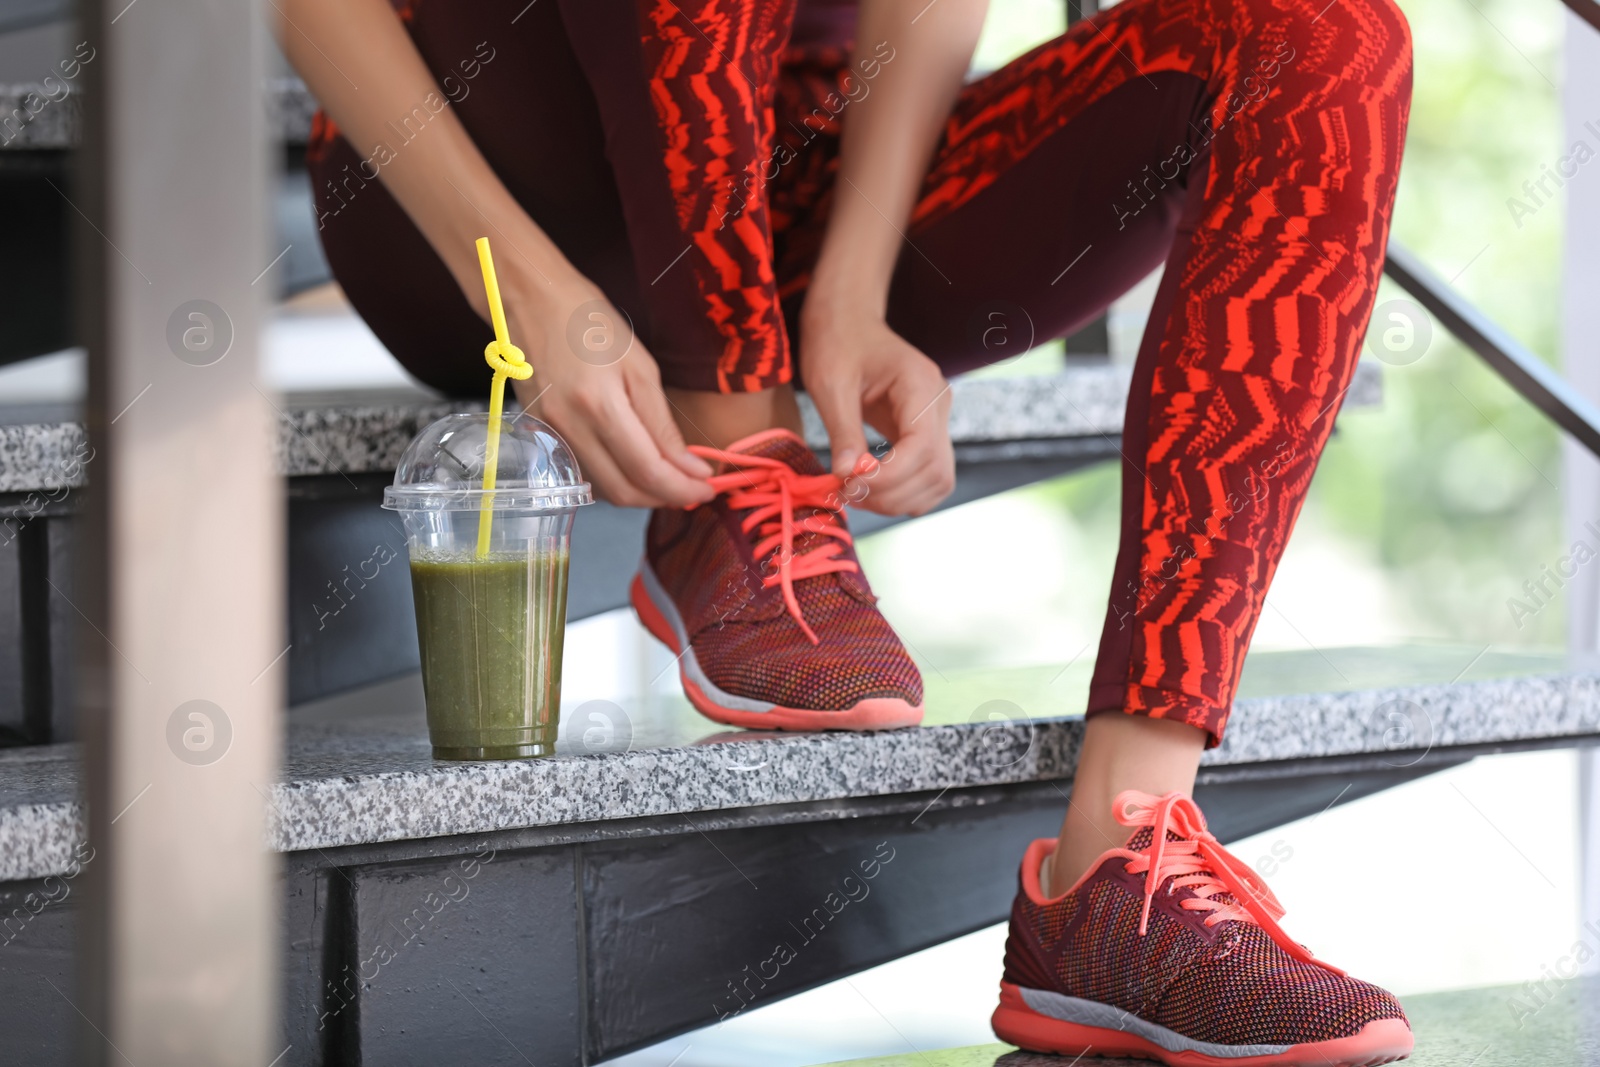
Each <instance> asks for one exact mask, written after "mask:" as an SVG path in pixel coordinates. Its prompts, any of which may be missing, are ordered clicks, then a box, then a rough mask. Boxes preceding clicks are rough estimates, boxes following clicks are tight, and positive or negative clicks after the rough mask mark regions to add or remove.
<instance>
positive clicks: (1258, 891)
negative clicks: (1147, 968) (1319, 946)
mask: <svg viewBox="0 0 1600 1067" xmlns="http://www.w3.org/2000/svg"><path fill="white" fill-rule="evenodd" d="M1115 804H1116V813H1117V821H1118V822H1120V823H1122V824H1123V825H1124V826H1148V827H1150V832H1151V835H1152V836H1151V839H1150V845H1149V847H1148V848H1147V849H1146V850H1145V852H1144V853H1143V855H1140V856H1139V857H1138V858H1137V859H1133V860H1130V861H1129V862H1128V863H1127V864H1126V869H1127V871H1128V873H1130V874H1139V873H1141V872H1142V873H1143V874H1144V876H1145V879H1144V909H1143V910H1142V911H1141V912H1140V913H1139V933H1140V934H1143V933H1144V932H1145V931H1146V930H1147V929H1148V928H1149V924H1150V904H1151V902H1152V901H1154V899H1155V895H1156V891H1157V890H1158V889H1160V888H1161V886H1162V884H1163V883H1165V882H1166V880H1167V879H1168V878H1171V879H1172V880H1173V881H1172V887H1173V888H1174V889H1176V888H1178V887H1180V886H1187V887H1188V888H1190V889H1191V890H1193V891H1194V894H1195V895H1194V896H1193V897H1191V898H1188V899H1185V900H1183V901H1182V902H1181V904H1180V906H1181V907H1183V908H1184V909H1186V910H1189V911H1208V912H1210V913H1211V914H1210V915H1207V916H1206V919H1205V925H1206V926H1215V925H1216V924H1217V923H1220V922H1226V921H1228V920H1235V921H1239V922H1248V923H1255V924H1256V925H1257V926H1260V927H1261V928H1262V929H1264V930H1265V931H1266V932H1267V933H1268V934H1269V935H1270V936H1271V937H1272V939H1273V940H1274V941H1276V942H1277V943H1278V945H1279V947H1281V948H1282V949H1283V950H1284V951H1285V952H1287V953H1289V955H1291V956H1293V957H1294V958H1295V959H1298V960H1301V961H1303V962H1305V963H1310V964H1314V965H1316V966H1318V967H1324V968H1326V969H1328V970H1330V971H1333V972H1334V973H1335V974H1340V975H1342V974H1344V972H1343V971H1341V970H1339V968H1337V967H1334V966H1332V965H1331V964H1328V963H1324V962H1323V961H1322V960H1319V959H1317V958H1316V957H1315V956H1313V955H1312V954H1311V952H1310V950H1309V949H1307V948H1306V947H1305V946H1304V945H1302V944H1300V943H1299V942H1297V941H1295V940H1294V939H1293V938H1291V937H1290V936H1289V935H1288V934H1286V933H1284V931H1283V928H1282V927H1280V926H1279V925H1278V920H1279V919H1281V918H1283V911H1284V909H1283V905H1282V904H1280V903H1278V898H1277V897H1276V896H1274V895H1273V893H1272V890H1271V889H1269V888H1267V884H1266V883H1265V882H1263V881H1262V880H1261V879H1260V878H1258V877H1256V873H1255V872H1254V871H1252V870H1251V869H1250V868H1249V867H1248V866H1246V865H1245V863H1244V861H1242V860H1240V859H1239V858H1238V857H1237V856H1235V855H1233V853H1231V852H1229V851H1228V850H1227V849H1225V848H1223V847H1222V842H1220V841H1218V840H1217V839H1216V837H1215V835H1213V834H1212V833H1211V832H1210V831H1209V830H1207V829H1206V818H1205V816H1204V815H1203V814H1201V812H1200V807H1199V805H1197V804H1196V803H1195V802H1194V801H1193V800H1191V799H1189V798H1188V797H1186V796H1183V795H1182V794H1181V793H1168V794H1167V795H1166V796H1163V797H1157V796H1151V795H1150V794H1149V793H1141V792H1139V791H1137V790H1132V789H1130V790H1126V791H1124V792H1122V793H1119V794H1117V798H1116V801H1115ZM1168 831H1171V832H1172V833H1174V834H1176V835H1177V836H1178V837H1179V838H1180V839H1181V840H1178V841H1169V840H1167V833H1168ZM1219 893H1228V894H1229V895H1231V896H1232V897H1233V903H1229V902H1227V901H1222V900H1214V899H1212V898H1213V897H1215V896H1216V895H1217V894H1219Z"/></svg>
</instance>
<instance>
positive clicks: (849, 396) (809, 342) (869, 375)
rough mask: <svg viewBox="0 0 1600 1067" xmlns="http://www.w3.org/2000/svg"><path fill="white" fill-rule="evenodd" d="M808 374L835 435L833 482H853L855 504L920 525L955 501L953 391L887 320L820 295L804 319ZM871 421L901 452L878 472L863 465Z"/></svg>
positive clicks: (849, 490)
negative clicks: (921, 518) (916, 519)
mask: <svg viewBox="0 0 1600 1067" xmlns="http://www.w3.org/2000/svg"><path fill="white" fill-rule="evenodd" d="M800 368H801V374H802V376H803V377H804V379H805V383H806V390H807V391H808V392H809V393H810V394H811V399H812V400H813V401H815V402H816V405H817V413H818V414H819V415H821V416H822V422H823V425H824V426H826V427H827V428H828V440H829V441H830V443H831V447H832V450H833V472H834V473H835V474H837V475H838V476H839V477H841V478H845V479H846V483H845V489H844V493H843V495H844V498H845V500H846V502H847V503H849V504H851V505H853V506H856V507H861V508H865V509H866V510H868V511H876V512H878V513H879V514H881V515H921V514H923V513H924V512H928V511H931V510H933V508H934V507H935V506H937V505H938V503H939V501H941V500H943V499H944V498H945V497H947V496H949V495H950V491H951V490H952V489H954V488H955V484H956V459H955V452H954V450H953V449H952V448H951V446H950V427H949V416H950V385H949V383H948V382H946V381H945V379H944V375H943V374H941V373H940V371H939V367H938V365H937V364H935V363H934V362H933V360H931V359H929V358H928V357H927V356H925V355H923V354H922V353H921V352H919V351H917V349H916V348H914V347H912V346H911V345H910V344H908V343H907V342H906V341H905V339H904V338H902V337H901V336H900V335H899V334H897V333H895V332H894V331H893V330H891V329H890V328H889V326H888V324H887V323H885V322H884V321H883V317H882V316H881V315H876V314H872V313H871V312H866V311H863V312H852V311H848V310H844V309H842V308H839V307H837V306H836V305H833V304H830V303H829V302H828V301H827V300H826V298H821V297H818V296H817V295H816V294H813V295H812V296H811V297H809V298H808V299H807V301H806V305H805V308H804V310H803V311H802V312H801V334H800ZM863 418H865V420H866V422H867V423H868V424H870V425H871V426H872V427H873V428H874V429H876V430H877V431H878V432H879V433H881V434H883V436H885V437H887V438H888V439H889V440H890V442H891V443H892V446H893V447H892V448H891V450H890V451H889V452H887V453H885V454H884V455H883V456H882V457H881V459H880V460H879V462H878V463H877V464H872V463H871V462H870V461H869V462H868V463H866V464H861V460H862V458H863V457H864V456H866V455H867V441H866V436H865V434H864V433H863V432H862V429H861V423H862V419H863ZM858 464H860V466H858Z"/></svg>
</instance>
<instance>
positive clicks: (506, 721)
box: [383, 413, 594, 760]
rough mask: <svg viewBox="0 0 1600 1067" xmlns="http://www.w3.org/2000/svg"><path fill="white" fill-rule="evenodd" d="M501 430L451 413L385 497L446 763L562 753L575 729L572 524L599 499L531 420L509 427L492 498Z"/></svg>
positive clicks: (414, 448) (408, 457)
mask: <svg viewBox="0 0 1600 1067" xmlns="http://www.w3.org/2000/svg"><path fill="white" fill-rule="evenodd" d="M488 433H489V417H488V416H487V415H486V414H481V413H480V414H465V415H447V416H445V417H444V418H442V419H440V420H439V421H438V422H435V423H434V424H433V425H431V426H429V427H428V428H427V429H425V430H423V431H422V432H421V433H420V434H418V435H417V437H416V439H415V440H413V441H412V442H411V444H410V445H408V446H407V448H406V451H405V455H404V456H402V457H401V460H400V464H399V466H398V468H397V469H396V470H395V475H394V484H393V485H392V486H390V487H389V488H387V489H385V490H384V494H383V506H384V507H385V508H388V509H389V510H391V511H396V512H399V513H400V515H401V517H402V518H403V519H404V521H405V527H406V539H407V541H408V543H409V545H410V554H411V591H412V597H413V599H414V601H415V603H416V610H417V644H418V646H419V647H420V651H421V654H422V687H423V691H424V694H425V696H426V698H427V706H428V736H429V739H430V740H431V741H432V743H433V755H434V758H435V759H449V760H488V759H520V758H524V757H528V756H544V755H549V754H551V753H553V752H554V751H555V748H556V731H557V730H558V728H559V726H560V721H561V649H562V641H563V638H564V636H565V633H566V624H567V559H568V549H569V546H570V542H571V537H572V519H573V515H574V513H575V512H576V509H577V508H579V507H581V506H583V505H584V504H589V503H593V501H594V496H593V494H592V493H591V492H590V490H589V483H588V482H585V481H583V476H582V474H581V472H580V471H579V469H578V463H577V460H575V459H574V458H573V456H572V452H571V450H570V449H568V448H567V444H566V442H565V441H563V440H562V439H561V437H560V436H559V435H558V434H557V433H556V432H555V431H554V430H552V429H551V428H550V427H549V426H547V425H546V424H545V423H543V422H540V421H539V420H538V419H535V418H533V417H532V416H529V415H518V416H512V417H508V418H505V419H503V420H502V422H501V432H500V440H499V455H498V459H497V463H496V474H495V481H494V485H495V488H493V489H490V490H485V489H484V488H483V474H484V456H485V455H486V454H487V452H488V451H489V450H488V449H487V448H486V445H487V443H488ZM484 521H488V522H489V527H490V534H489V541H488V545H487V552H481V553H480V551H479V543H478V524H479V523H480V522H484Z"/></svg>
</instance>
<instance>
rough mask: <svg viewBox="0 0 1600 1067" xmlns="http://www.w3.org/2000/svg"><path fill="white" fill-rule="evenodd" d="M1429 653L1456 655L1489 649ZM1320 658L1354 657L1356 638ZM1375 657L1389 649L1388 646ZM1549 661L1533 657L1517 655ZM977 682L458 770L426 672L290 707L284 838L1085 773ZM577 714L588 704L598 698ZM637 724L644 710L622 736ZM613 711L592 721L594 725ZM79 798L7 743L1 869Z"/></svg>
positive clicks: (1056, 710) (1457, 718) (1424, 719)
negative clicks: (822, 727) (764, 729)
mask: <svg viewBox="0 0 1600 1067" xmlns="http://www.w3.org/2000/svg"><path fill="white" fill-rule="evenodd" d="M1424 651H1425V652H1426V654H1427V655H1430V656H1435V657H1437V658H1439V659H1440V663H1439V664H1438V665H1439V666H1441V667H1442V666H1444V665H1445V664H1446V663H1448V664H1451V665H1453V664H1454V663H1465V662H1466V660H1467V659H1468V656H1469V655H1470V653H1463V652H1462V651H1459V650H1458V651H1455V652H1454V653H1451V654H1450V655H1445V653H1443V652H1441V650H1439V649H1437V648H1434V649H1425V650H1424ZM1275 655H1284V654H1281V653H1279V654H1274V653H1266V654H1263V655H1262V656H1259V657H1256V658H1257V659H1259V660H1263V661H1267V662H1268V663H1269V664H1270V661H1271V660H1272V658H1273V657H1274V656H1275ZM1289 655H1293V654H1289ZM1320 655H1327V656H1331V657H1338V656H1339V655H1340V650H1337V649H1329V650H1324V651H1323V653H1320ZM1363 655H1364V656H1365V657H1366V658H1368V659H1369V660H1379V661H1381V659H1382V657H1380V656H1378V655H1377V654H1376V653H1373V652H1371V651H1370V650H1369V651H1367V652H1364V653H1363ZM1394 655H1395V656H1399V655H1401V652H1400V651H1396V652H1395V653H1394ZM1452 657H1453V658H1452ZM1479 662H1480V663H1481V662H1482V660H1480V661H1479ZM1542 662H1546V661H1541V660H1540V658H1539V657H1537V656H1533V655H1531V654H1530V655H1528V656H1525V657H1523V658H1522V659H1521V660H1519V659H1517V658H1516V657H1511V658H1510V659H1508V661H1507V662H1506V663H1504V664H1501V666H1502V667H1504V668H1505V669H1511V667H1513V666H1517V665H1520V666H1522V667H1527V666H1530V665H1531V666H1536V667H1537V666H1539V665H1540V664H1541V663H1542ZM1455 669H1456V670H1459V668H1455ZM1054 673H1056V674H1059V673H1060V671H1059V670H1057V671H1055V672H1054ZM1268 673H1269V674H1270V673H1272V672H1271V671H1270V669H1269V671H1268ZM1039 674H1040V669H1020V670H1019V671H1017V672H1015V673H1014V674H1013V675H1012V677H1013V678H1014V679H1015V678H1018V677H1022V678H1026V677H1029V676H1032V677H1034V687H1035V691H1036V692H1037V691H1039V690H1038V681H1039ZM987 677H988V679H989V681H988V684H985V685H984V686H982V687H979V688H978V689H977V690H976V691H977V692H984V693H989V694H993V693H995V692H998V691H1003V690H1000V689H999V688H998V686H997V685H996V684H995V683H996V681H997V680H1001V681H1003V680H1004V679H1005V677H1007V675H1006V673H1005V672H989V674H988V676H987ZM961 683H962V678H961V676H959V675H958V676H957V677H956V679H955V681H954V682H953V683H951V682H947V681H940V680H939V679H934V680H933V681H932V683H931V685H930V694H931V695H930V705H932V706H933V708H934V711H935V714H933V715H931V716H930V722H929V724H928V725H925V726H922V727H919V728H915V729H910V730H897V731H888V732H883V733H870V734H853V733H818V734H761V733H755V732H745V731H733V730H724V729H722V728H720V727H718V726H717V725H716V724H714V723H710V722H709V721H707V720H704V719H701V718H700V717H699V716H698V715H696V714H695V713H694V712H693V711H692V710H690V709H689V708H688V707H687V706H686V705H685V704H683V703H682V701H681V700H663V701H659V702H657V703H655V704H653V705H652V706H650V707H648V708H642V709H635V710H634V711H632V712H624V711H622V710H621V709H620V708H617V707H616V706H615V705H597V706H596V707H593V708H589V709H588V710H589V711H595V710H598V711H600V712H601V713H604V714H611V715H613V716H617V715H618V713H620V717H619V718H618V722H617V723H614V724H613V732H612V734H611V736H610V738H609V741H608V740H607V738H606V736H605V732H604V730H602V731H601V733H600V734H596V735H590V743H589V745H588V750H587V751H586V749H585V743H584V741H583V740H582V738H583V736H584V735H583V734H581V733H578V731H576V730H568V731H567V733H568V734H569V735H570V734H576V735H577V736H568V737H566V739H565V740H564V742H563V747H562V749H561V750H560V751H564V752H565V754H564V755H558V756H556V757H553V758H548V759H541V760H518V761H507V762H502V763H441V762H435V761H434V760H433V759H432V758H431V754H430V750H429V748H428V744H427V739H426V732H425V727H424V725H423V720H422V717H421V702H420V685H419V684H418V683H417V681H416V679H415V677H414V676H411V677H410V678H403V679H400V680H398V681H396V682H392V683H385V686H381V687H374V690H373V691H371V692H368V693H365V694H358V696H361V697H362V699H364V700H365V701H366V706H365V707H362V706H359V705H358V704H356V703H353V702H352V701H351V700H348V699H347V700H343V701H341V700H333V701H328V702H324V703H323V704H321V705H313V706H307V707H305V708H299V709H294V710H293V711H291V713H290V729H289V737H288V743H287V746H286V749H287V751H286V759H285V768H284V774H283V778H282V780H281V781H280V782H279V783H277V784H276V785H275V786H274V787H273V789H272V791H271V794H270V796H271V803H272V809H273V810H272V812H271V814H270V819H269V821H270V829H269V835H270V836H269V841H270V844H271V845H272V847H273V848H275V849H277V850H279V851H285V852H290V851H301V850H306V849H313V848H321V849H325V848H332V847H341V846H350V845H364V844H373V843H380V842H391V841H405V840H414V839H418V838H428V837H439V836H447V835H454V834H469V833H481V832H488V831H494V830H505V829H517V828H529V827H550V826H563V825H571V824H577V823H599V822H611V821H615V820H622V819H631V818H644V817H650V816H660V815H675V814H678V813H684V812H695V813H711V814H709V815H702V818H703V819H706V820H707V821H711V822H714V821H716V820H718V819H722V818H725V817H726V816H725V815H718V814H716V813H730V812H738V811H748V810H750V809H760V808H765V807H772V806H782V805H794V804H806V803H816V802H827V801H839V800H844V799H853V798H864V797H879V798H882V797H895V796H901V795H907V794H921V793H929V792H938V791H942V790H948V789H962V788H972V787H982V786H1001V785H1012V784H1016V783H1027V782H1040V781H1052V780H1061V779H1064V778H1068V777H1070V775H1071V772H1072V767H1073V764H1074V761H1075V758H1076V751H1077V744H1078V740H1079V737H1080V736H1081V730H1082V720H1081V718H1079V717H1077V716H1075V715H1071V714H1066V709H1067V708H1069V707H1081V706H1082V704H1081V701H1076V702H1074V703H1070V704H1069V703H1068V702H1067V699H1062V700H1060V701H1059V702H1052V703H1043V702H1038V703H1036V702H1034V701H1033V700H1032V699H1030V698H1029V697H1028V696H1027V695H1026V694H1025V693H1024V692H1022V691H1021V690H1020V689H1019V690H1018V691H1016V694H1015V695H1017V696H1019V697H1020V698H1021V701H1024V702H1025V703H1024V702H1017V701H1012V702H1010V703H1011V707H1010V708H1007V707H1001V708H999V709H998V712H997V711H996V709H995V707H994V703H993V702H992V701H990V702H986V703H983V704H979V705H978V706H977V709H976V710H975V711H972V712H966V711H965V708H966V707H967V706H968V703H969V702H968V701H965V700H963V699H961V698H960V697H959V696H958V697H956V698H941V697H940V695H939V694H940V692H941V688H940V687H941V686H944V685H947V684H948V685H951V687H952V689H954V690H956V691H957V692H958V693H959V691H960V685H961ZM1023 688H1024V689H1025V688H1026V686H1023ZM1046 694H1047V695H1046V696H1045V697H1041V698H1039V699H1040V700H1041V701H1043V700H1047V699H1051V698H1049V696H1048V687H1046ZM1069 699H1070V698H1069ZM1002 703H1005V702H1004V701H1002ZM1013 708H1014V709H1015V710H1012V709H1013ZM567 710H568V714H569V716H571V715H572V714H573V712H574V711H577V712H584V713H585V715H587V712H585V708H584V706H582V705H580V706H579V707H578V708H577V709H573V708H568V709H567ZM623 720H631V721H628V722H626V727H625V729H624V730H618V729H617V727H621V726H623V725H624V722H623ZM570 721H571V720H570V718H569V722H570ZM595 722H596V720H592V719H589V718H587V717H586V718H585V726H589V725H593V724H594V723H595ZM1597 736H1600V674H1579V673H1544V674H1534V675H1517V674H1512V675H1510V676H1505V677H1490V678H1483V679H1480V680H1474V681H1463V682H1456V683H1454V684H1451V683H1448V682H1445V681H1443V679H1440V680H1439V681H1435V682H1430V683H1427V684H1414V685H1404V686H1387V687H1382V688H1366V689H1357V690H1354V691H1350V692H1343V693H1340V692H1320V693H1299V694H1279V695H1272V696H1258V697H1253V698H1248V699H1242V700H1240V701H1239V702H1238V704H1237V705H1236V707H1235V710H1234V715H1233V719H1232V721H1231V724H1230V729H1229V732H1228V736H1227V739H1226V741H1225V742H1224V744H1223V745H1221V746H1219V747H1218V748H1216V749H1213V750H1212V751H1210V752H1208V753H1207V754H1206V756H1205V760H1204V767H1205V769H1206V771H1212V772H1227V773H1229V774H1240V773H1243V774H1269V773H1270V774H1275V775H1282V774H1285V773H1290V772H1288V771H1284V770H1281V769H1278V768H1280V767H1282V766H1286V765H1287V764H1285V763H1284V761H1298V760H1308V759H1312V760H1322V761H1327V760H1340V759H1342V760H1345V761H1346V763H1348V762H1349V761H1352V760H1354V761H1357V762H1360V761H1363V760H1365V761H1366V762H1367V763H1374V761H1376V763H1379V764H1381V765H1383V766H1386V767H1395V768H1404V767H1410V766H1413V765H1416V764H1417V763H1419V762H1420V761H1421V760H1423V759H1424V758H1429V757H1430V754H1431V758H1435V759H1439V758H1444V757H1446V756H1448V755H1449V754H1450V753H1451V752H1463V751H1464V752H1466V753H1467V755H1470V754H1472V753H1473V752H1477V751H1486V750H1489V749H1490V748H1492V747H1494V746H1501V745H1506V744H1561V745H1566V744H1573V743H1577V742H1578V741H1581V740H1585V739H1589V738H1594V737H1597ZM608 749H610V750H608ZM1457 758H1466V757H1465V756H1462V757H1457ZM1203 773H1205V772H1203ZM77 796H78V762H77V750H76V746H73V745H43V746H31V747H24V748H16V749H11V750H6V751H0V881H6V880H12V879H19V878H29V877H43V876H45V875H47V874H51V873H58V872H59V871H61V870H63V869H65V868H66V866H67V865H68V864H69V862H70V856H71V850H72V848H73V847H74V846H75V845H76V843H77V842H78V841H79V840H80V839H81V837H82V834H83V821H82V811H81V808H80V806H79V803H78V800H77Z"/></svg>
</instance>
